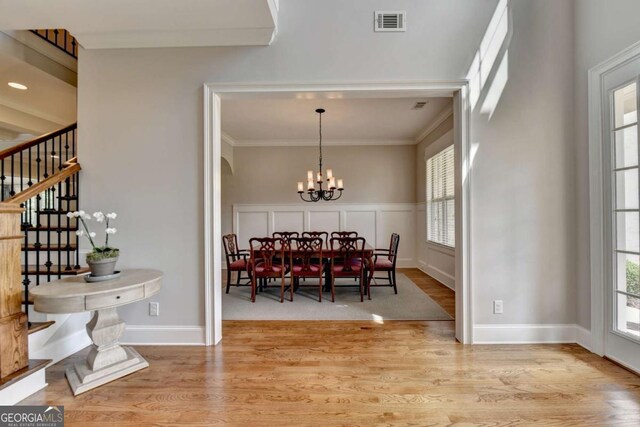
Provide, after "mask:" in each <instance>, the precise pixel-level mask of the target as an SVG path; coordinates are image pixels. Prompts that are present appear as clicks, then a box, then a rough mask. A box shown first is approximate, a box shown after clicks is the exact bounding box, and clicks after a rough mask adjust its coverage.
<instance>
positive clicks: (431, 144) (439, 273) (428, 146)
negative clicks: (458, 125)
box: [416, 117, 456, 290]
mask: <svg viewBox="0 0 640 427" xmlns="http://www.w3.org/2000/svg"><path fill="white" fill-rule="evenodd" d="M453 143H454V140H453V117H451V118H450V119H449V120H446V121H445V122H443V123H442V124H441V125H440V126H438V128H436V129H434V131H433V132H431V133H430V134H429V135H427V136H426V137H425V139H424V140H423V141H421V142H420V144H418V145H417V146H416V164H417V167H416V169H417V171H418V173H417V174H416V183H417V185H416V187H418V188H419V189H420V191H421V194H418V193H416V198H417V199H418V200H420V202H418V204H417V209H416V256H417V266H418V268H420V269H421V270H422V271H424V272H425V273H427V274H429V275H430V276H432V277H434V278H435V279H437V280H438V281H440V282H441V283H443V284H445V285H446V286H448V287H449V288H451V289H454V290H455V284H456V283H455V280H456V277H455V276H456V274H455V273H456V271H455V268H456V265H455V262H456V257H455V250H454V249H450V248H446V247H444V246H441V245H437V244H434V243H429V242H427V229H426V228H427V211H426V202H425V199H426V189H425V187H426V159H428V158H429V157H432V156H434V155H435V154H437V153H439V152H440V151H442V150H444V149H445V148H446V147H449V146H451V145H453Z"/></svg>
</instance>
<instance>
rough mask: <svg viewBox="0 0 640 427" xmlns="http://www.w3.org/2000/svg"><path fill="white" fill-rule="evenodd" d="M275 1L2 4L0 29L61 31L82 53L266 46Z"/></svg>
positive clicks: (26, 0) (43, 0)
mask: <svg viewBox="0 0 640 427" xmlns="http://www.w3.org/2000/svg"><path fill="white" fill-rule="evenodd" d="M277 9H278V0H0V11H1V13H0V30H25V29H33V28H64V29H67V30H69V32H71V34H73V36H74V37H76V39H77V40H78V42H79V43H80V44H81V45H82V46H83V47H84V48H85V49H100V48H133V47H176V46H247V45H268V44H269V43H270V42H271V40H272V39H273V37H274V35H275V32H276V27H277V12H278V10H277Z"/></svg>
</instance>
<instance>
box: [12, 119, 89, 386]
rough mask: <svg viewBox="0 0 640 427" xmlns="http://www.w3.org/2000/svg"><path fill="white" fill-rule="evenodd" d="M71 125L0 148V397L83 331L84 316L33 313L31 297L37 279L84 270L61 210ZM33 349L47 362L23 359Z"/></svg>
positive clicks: (73, 200)
mask: <svg viewBox="0 0 640 427" xmlns="http://www.w3.org/2000/svg"><path fill="white" fill-rule="evenodd" d="M76 130H77V125H76V124H72V125H70V126H67V127H65V128H62V129H59V130H57V131H54V132H51V133H49V134H46V135H43V136H41V137H38V138H35V139H33V140H31V141H27V142H24V143H22V144H20V145H17V146H15V147H11V148H8V149H6V150H4V151H0V214H1V215H0V264H2V265H0V269H2V271H1V272H0V297H1V298H0V395H1V394H2V392H3V388H4V387H5V386H6V385H7V384H10V383H12V382H16V381H17V380H19V379H20V378H22V377H24V378H26V376H29V375H30V373H32V372H31V370H33V369H36V370H38V371H40V370H42V378H43V379H44V369H43V368H44V366H46V365H47V364H48V363H49V362H51V360H49V359H58V360H59V359H60V358H62V357H66V356H67V355H68V354H69V352H75V351H77V350H78V348H75V347H73V345H70V343H69V342H67V341H65V340H63V339H62V338H68V336H69V334H75V333H78V332H82V333H83V334H84V335H85V336H86V333H85V332H84V323H86V320H87V319H86V316H79V317H78V318H73V319H72V318H71V316H69V315H67V316H50V315H45V314H42V313H37V312H35V311H34V310H33V309H32V304H33V301H32V299H31V298H30V296H29V291H30V290H31V289H32V288H33V287H35V286H39V285H40V284H41V283H46V282H49V281H52V280H57V279H60V278H62V277H63V276H69V275H78V274H84V273H86V272H88V269H86V268H83V267H81V266H80V257H79V252H78V239H79V237H78V236H77V235H76V233H75V231H76V230H77V227H78V223H77V220H76V219H75V218H70V217H68V216H67V213H68V212H73V211H76V210H78V206H79V197H78V194H79V193H78V190H79V186H80V170H81V167H80V164H78V162H77V159H76V142H77V138H76ZM63 325H64V326H63ZM23 328H24V329H23ZM27 335H28V337H27ZM58 341H61V342H58ZM75 341H76V343H77V344H82V343H84V342H86V341H88V340H87V338H86V337H79V336H76V340H75ZM87 344H88V342H87ZM46 345H49V346H50V347H51V348H52V349H53V350H51V351H53V353H55V355H52V354H51V351H50V352H47V351H43V349H44V347H45V346H46ZM84 345H86V344H84ZM27 347H30V348H27ZM80 348H81V347H80ZM32 354H37V355H40V356H45V357H46V359H47V360H44V361H42V360H40V361H37V360H28V359H27V355H29V356H31V355H32ZM56 361H57V360H56Z"/></svg>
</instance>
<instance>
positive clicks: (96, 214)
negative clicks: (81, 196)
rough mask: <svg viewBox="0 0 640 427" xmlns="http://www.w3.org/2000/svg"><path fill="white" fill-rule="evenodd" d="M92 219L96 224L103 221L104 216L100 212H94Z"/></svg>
mask: <svg viewBox="0 0 640 427" xmlns="http://www.w3.org/2000/svg"><path fill="white" fill-rule="evenodd" d="M93 217H94V218H95V219H96V221H97V222H102V221H104V214H103V213H102V212H94V213H93Z"/></svg>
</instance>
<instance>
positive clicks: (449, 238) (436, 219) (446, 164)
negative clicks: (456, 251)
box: [426, 145, 456, 248]
mask: <svg viewBox="0 0 640 427" xmlns="http://www.w3.org/2000/svg"><path fill="white" fill-rule="evenodd" d="M454 181H455V174H454V158H453V145H451V146H449V147H447V148H445V149H444V150H442V151H440V152H439V153H438V154H436V155H435V156H433V157H430V158H429V159H428V160H427V187H426V188H427V241H429V242H433V243H437V244H439V245H444V246H449V247H451V248H453V247H454V246H455V241H456V236H455V231H456V217H455V193H454V188H455V186H454Z"/></svg>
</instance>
